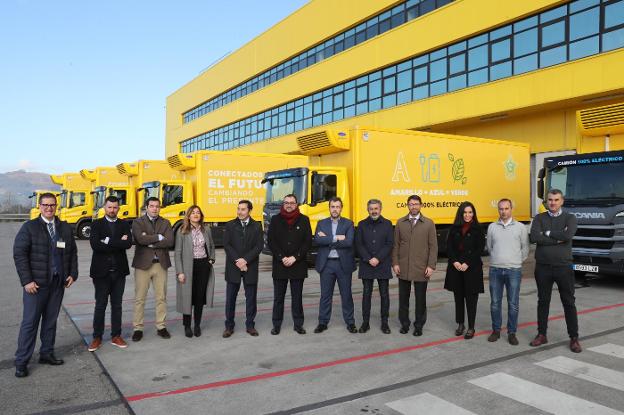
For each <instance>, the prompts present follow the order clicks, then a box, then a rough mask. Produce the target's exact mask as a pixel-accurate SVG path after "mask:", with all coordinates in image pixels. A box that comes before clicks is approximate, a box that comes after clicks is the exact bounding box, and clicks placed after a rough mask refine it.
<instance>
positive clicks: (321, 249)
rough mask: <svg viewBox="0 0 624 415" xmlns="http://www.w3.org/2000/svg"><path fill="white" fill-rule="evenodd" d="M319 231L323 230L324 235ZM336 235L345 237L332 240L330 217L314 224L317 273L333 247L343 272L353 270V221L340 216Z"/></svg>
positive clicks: (349, 272)
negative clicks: (339, 239)
mask: <svg viewBox="0 0 624 415" xmlns="http://www.w3.org/2000/svg"><path fill="white" fill-rule="evenodd" d="M320 232H323V233H324V234H325V236H320V235H319V233H320ZM336 235H344V236H345V239H344V240H343V241H334V238H333V234H332V222H331V218H325V219H323V220H320V221H319V222H318V223H317V224H316V231H315V232H314V245H316V246H317V247H318V253H317V256H316V270H317V271H318V272H319V273H321V272H323V269H325V265H326V264H327V258H328V256H329V252H330V251H331V250H332V249H335V250H336V251H337V252H338V257H339V259H340V267H341V268H342V270H343V272H345V273H347V274H351V273H352V272H353V271H355V259H354V256H353V239H354V236H355V229H354V228H353V222H352V221H350V220H349V219H346V218H342V217H341V218H340V219H339V220H338V227H337V228H336Z"/></svg>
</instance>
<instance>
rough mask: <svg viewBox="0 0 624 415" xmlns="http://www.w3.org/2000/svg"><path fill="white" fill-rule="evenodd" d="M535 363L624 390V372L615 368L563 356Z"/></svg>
mask: <svg viewBox="0 0 624 415" xmlns="http://www.w3.org/2000/svg"><path fill="white" fill-rule="evenodd" d="M535 364H536V365H538V366H541V367H545V368H546V369H550V370H554V371H555V372H559V373H563V374H566V375H570V376H573V377H575V378H578V379H583V380H588V381H590V382H594V383H597V384H599V385H602V386H608V387H610V388H613V389H617V390H620V391H624V373H622V372H618V371H617V370H613V369H607V368H606V367H602V366H596V365H592V364H590V363H585V362H581V361H579V360H574V359H570V358H568V357H564V356H557V357H553V358H552V359H547V360H543V361H541V362H537V363H535Z"/></svg>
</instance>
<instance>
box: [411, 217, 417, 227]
mask: <svg viewBox="0 0 624 415" xmlns="http://www.w3.org/2000/svg"><path fill="white" fill-rule="evenodd" d="M410 223H411V224H412V226H414V225H416V218H410Z"/></svg>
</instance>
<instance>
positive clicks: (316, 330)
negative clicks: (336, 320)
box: [314, 324, 327, 333]
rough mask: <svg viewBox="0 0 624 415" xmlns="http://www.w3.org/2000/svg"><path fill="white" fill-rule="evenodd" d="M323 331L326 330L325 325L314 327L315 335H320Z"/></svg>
mask: <svg viewBox="0 0 624 415" xmlns="http://www.w3.org/2000/svg"><path fill="white" fill-rule="evenodd" d="M325 330H327V324H319V325H318V326H316V328H315V329H314V332H315V333H322V332H324V331H325Z"/></svg>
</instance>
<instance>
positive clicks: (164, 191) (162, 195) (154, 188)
mask: <svg viewBox="0 0 624 415" xmlns="http://www.w3.org/2000/svg"><path fill="white" fill-rule="evenodd" d="M139 190H140V191H143V200H142V204H141V206H142V207H141V214H143V213H145V202H146V201H147V199H148V198H150V197H156V198H158V200H160V216H162V217H163V218H165V219H168V220H169V222H171V225H172V226H173V229H174V231H177V229H178V228H179V227H180V225H182V221H183V220H184V214H185V213H186V210H187V209H188V208H189V206H191V205H192V200H193V189H192V186H191V183H190V182H189V181H187V180H168V181H167V182H160V181H151V182H146V183H143V186H142V187H141V188H140V189H139Z"/></svg>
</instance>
